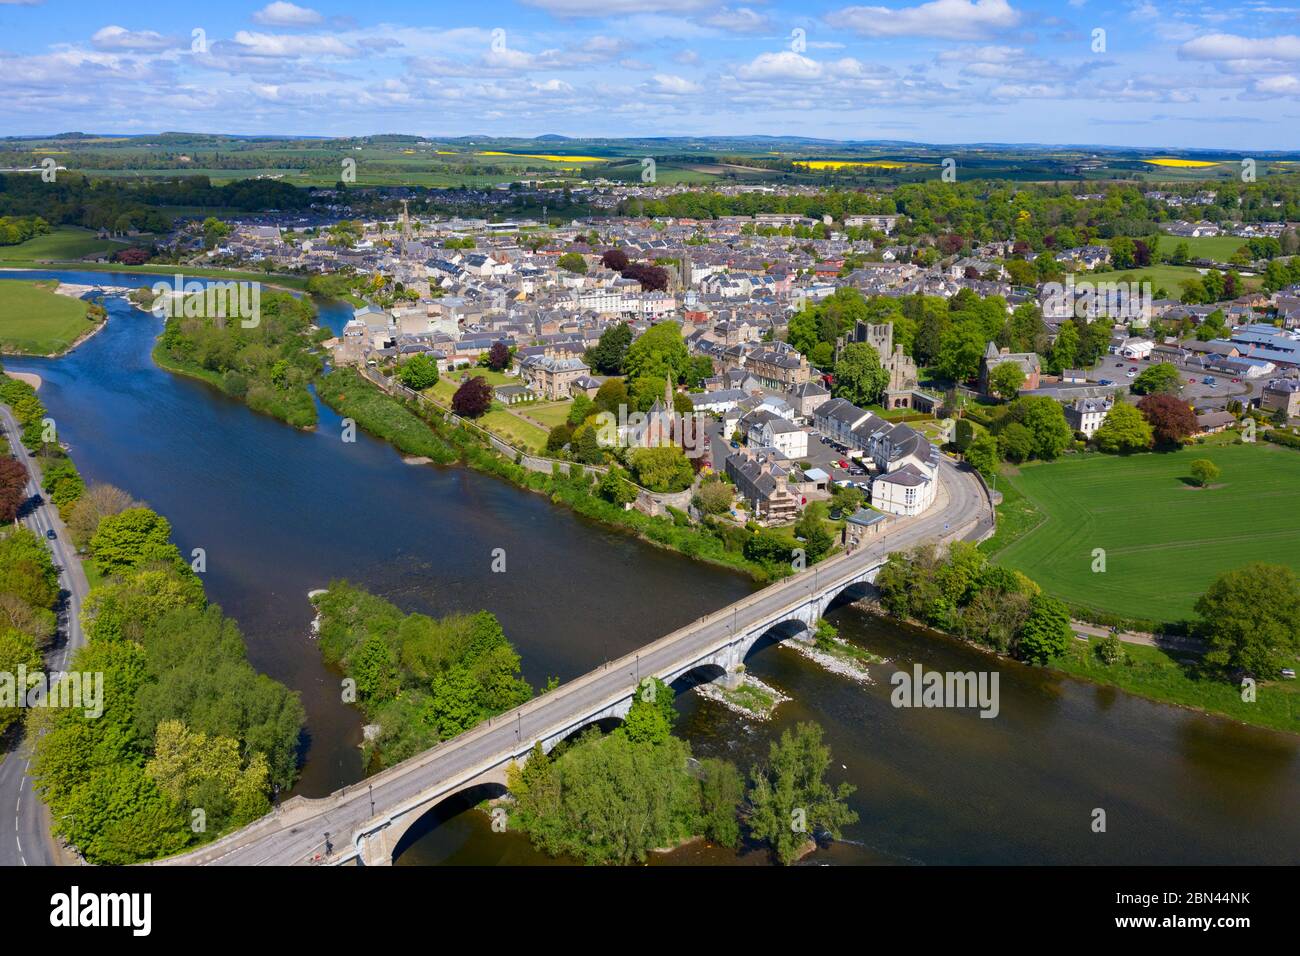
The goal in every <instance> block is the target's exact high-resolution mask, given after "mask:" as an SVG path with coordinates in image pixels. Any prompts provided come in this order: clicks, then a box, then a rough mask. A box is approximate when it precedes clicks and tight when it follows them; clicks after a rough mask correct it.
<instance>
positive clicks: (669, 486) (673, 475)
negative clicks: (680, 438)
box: [627, 445, 695, 492]
mask: <svg viewBox="0 0 1300 956" xmlns="http://www.w3.org/2000/svg"><path fill="white" fill-rule="evenodd" d="M627 457H628V467H629V468H630V469H631V471H632V474H633V475H635V476H636V481H637V484H639V485H641V486H642V487H643V488H649V489H650V490H651V491H660V492H665V491H681V490H682V489H684V488H688V487H689V486H690V484H691V480H692V479H693V478H694V477H695V472H694V471H693V470H692V468H691V463H690V461H688V460H687V458H686V455H685V454H684V453H683V452H682V450H681V449H680V448H678V447H677V446H676V445H661V446H659V447H657V448H634V449H633V450H632V451H631V452H630V453H629V454H628V456H627Z"/></svg>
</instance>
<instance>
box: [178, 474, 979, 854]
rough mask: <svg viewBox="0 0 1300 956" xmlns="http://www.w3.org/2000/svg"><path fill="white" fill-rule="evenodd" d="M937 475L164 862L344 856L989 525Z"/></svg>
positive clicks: (969, 497) (971, 497)
mask: <svg viewBox="0 0 1300 956" xmlns="http://www.w3.org/2000/svg"><path fill="white" fill-rule="evenodd" d="M942 474H943V482H942V489H941V492H940V495H939V497H938V498H937V499H936V502H935V504H934V505H933V506H932V507H931V509H930V510H929V511H928V512H927V513H926V514H924V515H922V516H920V517H917V518H911V519H904V520H900V521H898V522H896V523H895V524H894V525H893V530H892V531H891V532H889V533H888V534H883V535H882V536H881V537H880V538H878V539H874V540H872V541H871V543H870V544H868V545H865V546H863V547H862V548H860V549H859V550H858V551H857V552H855V553H854V554H851V555H840V556H837V557H835V558H832V559H829V560H827V561H824V562H822V563H821V564H819V565H815V566H814V567H813V568H810V569H808V570H806V571H804V572H802V573H800V574H797V575H795V576H793V577H789V578H785V579H784V580H782V581H779V582H777V583H775V584H773V585H770V586H769V587H767V588H764V589H763V590H761V591H758V592H756V593H754V594H752V595H750V596H749V597H746V598H744V599H742V600H740V601H738V602H736V603H735V604H733V605H731V606H730V607H726V608H723V609H722V610H720V611H718V612H715V613H713V614H710V615H707V616H706V617H704V618H701V619H699V620H698V621H695V622H692V623H691V624H688V625H686V626H685V627H683V628H681V629H680V630H678V631H675V632H674V633H672V634H669V635H668V636H666V637H663V638H660V639H659V640H657V641H655V642H653V643H652V644H649V645H646V646H645V647H642V648H641V649H640V650H639V651H638V652H636V653H634V654H629V655H626V656H624V657H622V658H620V659H619V660H616V661H611V662H609V663H607V664H605V665H604V666H602V667H600V668H598V669H596V670H594V671H591V672H589V673H587V674H585V675H583V676H582V677H579V678H576V679H575V680H572V681H570V682H568V683H567V684H564V685H563V686H561V687H559V688H557V689H556V690H554V691H552V692H550V693H549V694H545V695H543V696H540V697H537V698H534V699H533V700H531V701H529V702H528V703H526V704H524V705H522V706H521V707H519V708H516V709H515V710H514V711H510V712H508V713H505V714H502V715H501V716H499V717H496V718H494V719H493V720H492V722H491V723H490V724H489V723H483V724H480V725H479V726H477V727H475V728H473V729H471V730H469V731H467V732H465V733H463V734H461V735H460V736H458V737H456V738H454V739H452V740H449V741H446V742H444V743H442V744H439V745H438V746H437V747H434V748H432V749H431V750H428V751H426V752H424V753H423V754H420V755H418V756H415V757H412V758H411V759H409V760H407V761H405V762H403V763H401V764H398V765H397V766H394V767H390V768H389V769H387V770H385V771H383V772H381V773H379V774H376V775H375V776H373V777H371V778H369V779H368V780H365V781H362V782H360V783H357V784H353V785H352V786H350V787H345V788H344V789H342V790H339V791H336V792H335V793H333V794H331V795H329V796H328V797H323V798H320V799H316V800H309V799H306V798H301V797H295V798H294V799H293V800H290V801H288V802H286V803H285V804H284V805H283V806H282V807H280V808H278V809H277V810H276V811H275V812H273V813H272V814H270V815H268V816H266V817H263V818H262V819H261V820H259V821H256V822H254V823H253V824H250V825H249V826H248V827H245V828H244V829H243V830H240V831H237V832H235V833H232V834H229V835H228V836H226V837H224V838H222V839H220V840H218V841H216V842H214V843H212V844H210V845H208V846H206V847H203V848H201V849H199V850H196V851H194V852H191V853H188V854H185V855H184V856H182V857H177V858H174V859H173V860H170V861H167V862H169V863H184V864H222V865H245V866H255V865H292V864H304V863H311V862H317V861H320V860H328V859H329V857H328V856H327V854H326V840H327V837H326V834H327V833H328V834H329V837H328V841H329V843H330V845H331V846H332V848H333V854H332V857H333V860H338V859H339V858H341V857H342V858H346V857H347V856H348V855H349V854H351V852H352V845H351V842H350V841H351V839H352V835H353V834H354V832H356V831H357V830H358V829H359V828H360V827H362V825H363V824H365V823H366V822H367V821H370V820H373V819H375V818H376V817H377V816H382V815H385V814H396V813H398V812H401V811H402V810H403V809H404V808H408V807H415V806H417V805H418V806H422V807H423V808H425V809H427V808H428V807H431V806H433V805H434V803H436V802H437V800H438V799H441V796H443V795H449V794H450V793H452V792H454V791H455V790H456V789H457V788H458V787H460V786H461V785H462V782H463V781H466V780H469V779H472V778H473V777H474V776H475V775H476V774H478V773H481V772H484V771H486V770H488V769H491V768H493V767H497V766H499V765H500V764H501V762H502V760H503V755H506V756H513V755H516V754H523V753H525V752H526V751H527V750H528V749H529V747H530V746H531V743H532V742H533V741H535V740H542V739H546V738H548V737H551V736H552V735H554V734H555V733H558V732H561V731H563V730H564V729H565V728H567V727H569V726H571V725H572V724H573V723H574V722H575V721H577V720H581V719H584V718H585V717H586V716H588V715H591V714H593V713H597V712H599V710H600V708H601V707H602V706H605V705H607V704H608V703H611V702H613V701H616V700H619V699H621V698H622V697H624V696H625V695H626V694H627V692H628V690H629V688H631V687H634V686H636V684H637V683H638V682H639V680H641V679H643V678H645V677H647V676H650V675H665V674H669V673H671V672H672V671H673V670H674V669H675V668H679V667H680V666H681V665H682V664H683V662H688V661H694V660H697V659H699V658H700V657H703V656H706V655H707V654H708V653H711V652H712V651H713V650H714V649H717V648H720V647H722V646H724V645H726V644H728V643H730V641H731V639H732V638H731V635H732V634H733V633H738V632H741V631H747V630H749V629H750V628H751V627H753V626H756V625H761V624H762V623H763V622H766V621H770V620H772V618H773V616H774V615H778V614H781V613H784V610H785V609H787V608H789V607H790V606H791V605H792V604H793V603H794V602H796V601H799V600H802V595H804V594H806V593H808V592H809V591H810V590H812V589H813V588H814V587H816V589H817V590H818V591H822V590H825V589H827V588H828V586H829V585H831V584H833V583H835V582H838V581H839V580H841V579H843V580H846V581H847V580H849V579H851V578H852V577H854V576H855V575H857V574H860V573H861V571H862V569H863V568H864V567H869V566H870V565H871V564H872V563H874V562H875V561H878V560H879V559H881V558H883V557H884V556H885V555H887V554H888V553H889V552H892V551H897V550H901V549H904V548H908V547H911V546H912V545H914V544H917V543H920V542H922V541H925V540H932V539H939V538H957V537H964V538H968V539H974V538H978V537H981V536H982V535H983V534H985V533H987V532H988V531H989V530H991V528H992V513H991V508H990V506H989V503H988V500H987V498H986V497H985V494H984V491H983V489H982V487H981V485H980V484H979V482H978V480H977V479H976V478H975V477H974V476H973V475H972V474H971V473H970V472H969V471H967V470H964V469H959V468H958V467H957V466H956V465H954V464H953V463H952V462H950V461H948V460H947V459H944V460H943V463H942Z"/></svg>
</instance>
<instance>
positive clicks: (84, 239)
mask: <svg viewBox="0 0 1300 956" xmlns="http://www.w3.org/2000/svg"><path fill="white" fill-rule="evenodd" d="M128 245H130V243H129V242H125V241H121V240H115V239H100V238H98V237H97V236H96V234H95V233H94V232H92V231H91V230H89V229H80V228H78V227H76V226H60V227H59V228H57V229H55V230H54V231H53V232H51V233H50V234H49V235H45V236H37V237H36V238H35V239H28V240H27V241H26V242H20V243H18V245H16V246H0V259H12V260H14V261H17V262H37V261H50V262H55V261H61V260H72V259H81V258H83V257H85V256H93V255H100V254H102V253H113V252H116V251H117V250H118V249H125V248H126V247H127V246H128Z"/></svg>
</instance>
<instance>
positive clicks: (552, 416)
mask: <svg viewBox="0 0 1300 956" xmlns="http://www.w3.org/2000/svg"><path fill="white" fill-rule="evenodd" d="M572 410H573V402H539V403H538V404H536V405H521V406H519V411H521V412H523V414H525V415H527V416H528V417H529V418H535V419H537V420H538V421H539V422H541V423H542V424H543V425H545V426H546V427H547V428H554V427H555V426H556V425H563V424H564V423H565V422H567V421H568V420H569V412H570V411H572Z"/></svg>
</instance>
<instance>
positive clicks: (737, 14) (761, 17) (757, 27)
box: [700, 7, 772, 33]
mask: <svg viewBox="0 0 1300 956" xmlns="http://www.w3.org/2000/svg"><path fill="white" fill-rule="evenodd" d="M700 22H701V23H706V24H708V25H709V26H711V27H717V28H718V29H719V30H726V31H727V32H729V33H762V32H764V31H765V30H770V29H772V20H771V18H770V17H768V16H767V15H766V14H762V13H756V12H755V11H753V10H751V9H750V8H749V7H736V8H735V9H734V10H733V9H731V8H730V7H723V8H722V9H721V10H718V11H717V12H716V13H711V14H709V15H708V16H706V17H701V18H700Z"/></svg>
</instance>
